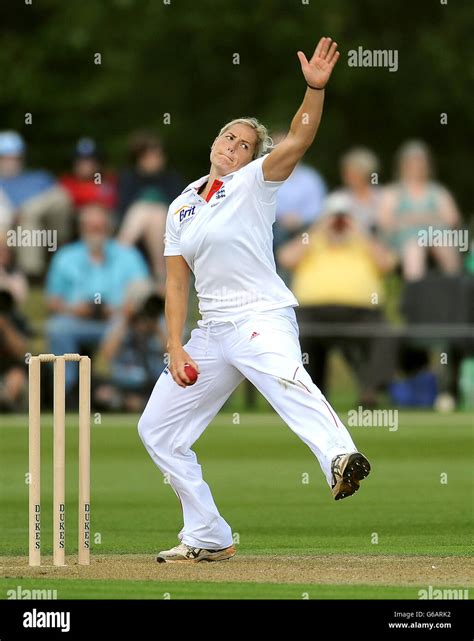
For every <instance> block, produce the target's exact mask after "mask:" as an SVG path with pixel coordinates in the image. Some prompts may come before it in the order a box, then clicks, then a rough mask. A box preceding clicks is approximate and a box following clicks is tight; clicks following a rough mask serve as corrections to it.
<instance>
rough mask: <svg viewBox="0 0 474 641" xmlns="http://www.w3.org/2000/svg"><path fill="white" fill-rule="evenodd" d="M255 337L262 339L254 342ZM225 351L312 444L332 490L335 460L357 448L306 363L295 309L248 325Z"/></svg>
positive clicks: (304, 439)
mask: <svg viewBox="0 0 474 641" xmlns="http://www.w3.org/2000/svg"><path fill="white" fill-rule="evenodd" d="M253 332H257V333H258V336H256V337H254V338H252V339H251V338H250V337H251V335H252V333H253ZM227 352H228V355H229V361H230V362H231V363H232V364H233V365H234V366H235V367H236V368H237V369H239V370H240V372H242V374H243V375H244V376H245V377H246V378H248V379H249V380H250V381H251V382H252V383H253V384H254V385H255V387H257V389H258V390H259V391H260V392H261V393H262V394H263V395H264V396H265V398H266V399H267V400H268V401H269V403H270V404H271V405H272V406H273V407H274V409H275V410H276V411H277V412H278V414H279V415H280V416H281V418H282V419H283V420H284V421H285V423H286V424H287V425H288V426H289V427H290V429H292V430H293V432H295V434H297V435H298V436H299V437H300V438H301V440H302V441H303V442H304V443H306V445H308V447H309V448H310V449H311V451H312V452H313V454H314V455H315V456H316V457H317V459H318V461H319V464H320V465H321V469H322V470H323V473H324V475H325V476H326V479H327V482H328V483H329V485H331V480H332V478H331V462H332V459H333V458H334V457H335V456H336V455H338V454H343V453H347V452H355V451H357V448H356V446H355V445H354V442H353V441H352V438H351V436H350V434H349V432H348V431H347V429H346V428H345V426H344V425H343V423H342V422H341V420H340V419H339V418H338V416H337V415H336V412H335V411H334V409H333V408H332V407H331V406H330V404H329V403H328V401H327V400H326V398H325V397H324V396H323V394H322V393H321V391H320V390H319V389H318V387H317V386H316V385H315V384H314V383H313V381H312V380H311V377H310V376H309V374H308V372H307V371H306V370H305V368H304V366H303V364H302V360H301V351H300V345H299V341H298V329H297V325H296V320H295V315H294V312H293V310H292V309H291V308H289V311H288V310H279V311H278V312H276V313H275V312H273V313H272V312H266V313H265V314H261V315H259V316H255V317H254V318H252V319H250V320H249V321H246V322H245V323H244V324H243V325H241V327H240V328H239V337H238V338H233V343H231V344H229V346H228V348H227Z"/></svg>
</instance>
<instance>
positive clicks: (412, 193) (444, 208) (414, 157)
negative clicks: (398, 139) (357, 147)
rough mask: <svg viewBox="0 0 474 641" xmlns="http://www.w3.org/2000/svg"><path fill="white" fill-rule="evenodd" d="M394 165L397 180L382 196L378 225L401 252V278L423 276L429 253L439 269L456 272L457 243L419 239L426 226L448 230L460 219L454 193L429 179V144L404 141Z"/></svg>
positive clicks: (430, 177)
mask: <svg viewBox="0 0 474 641" xmlns="http://www.w3.org/2000/svg"><path fill="white" fill-rule="evenodd" d="M397 165H398V181H397V182H396V183H394V184H393V185H391V186H390V187H387V189H386V191H385V193H384V196H383V198H382V202H381V210H380V225H381V227H382V229H383V231H384V232H385V233H386V237H387V241H388V242H389V243H390V245H391V246H392V247H393V248H394V249H395V250H396V251H397V252H398V254H399V256H400V260H401V265H402V271H403V276H404V278H405V279H406V280H408V281H413V280H420V279H421V278H423V276H424V275H425V273H426V262H427V255H428V253H431V255H432V256H433V258H434V259H435V261H436V263H437V264H438V265H439V267H440V268H441V270H442V272H444V273H445V274H450V275H455V274H457V273H458V272H459V271H460V268H461V260H460V255H459V251H458V249H457V248H456V247H449V246H446V245H445V246H441V247H436V246H433V247H425V246H423V244H422V243H420V232H425V231H426V230H427V229H428V228H429V227H432V228H433V229H436V230H449V229H454V228H456V227H457V226H458V225H459V222H460V217H459V212H458V209H457V207H456V203H455V202H454V199H453V197H452V196H451V194H450V193H449V191H448V190H447V189H445V188H444V187H442V186H441V185H440V184H438V183H436V182H434V181H433V180H432V173H433V172H432V163H431V158H430V154H429V150H428V147H427V146H426V145H425V144H424V143H423V142H418V141H412V142H407V143H405V144H404V145H403V146H402V147H401V149H400V151H399V152H398V159H397Z"/></svg>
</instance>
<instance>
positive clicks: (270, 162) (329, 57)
mask: <svg viewBox="0 0 474 641" xmlns="http://www.w3.org/2000/svg"><path fill="white" fill-rule="evenodd" d="M298 58H299V60H300V63H301V71H302V72H303V75H304V78H305V80H306V84H307V85H308V87H307V89H306V93H305V96H304V99H303V102H302V104H301V107H300V108H299V109H298V111H297V112H296V115H295V117H294V118H293V120H292V122H291V126H290V131H289V132H288V134H287V136H286V138H285V139H284V140H283V141H282V142H281V143H280V144H279V145H278V146H277V147H275V149H274V150H273V151H272V152H270V153H269V154H268V156H267V157H266V158H265V160H264V162H263V174H264V176H265V180H276V181H279V180H286V179H287V178H288V176H289V175H290V174H291V172H292V171H293V169H294V168H295V167H296V164H297V163H298V161H299V160H300V159H301V158H302V157H303V155H304V153H305V151H306V150H307V149H308V147H310V146H311V144H312V142H313V140H314V138H315V136H316V132H317V131H318V127H319V123H320V121H321V114H322V112H323V103H324V87H325V86H326V84H327V82H328V80H329V78H330V76H331V73H332V70H333V69H334V65H335V64H336V62H337V61H338V59H339V52H338V51H337V43H335V42H332V40H331V38H321V40H320V41H319V43H318V46H317V47H316V49H315V52H314V54H313V57H312V58H311V60H309V62H308V60H307V58H306V56H305V55H304V53H303V52H302V51H298Z"/></svg>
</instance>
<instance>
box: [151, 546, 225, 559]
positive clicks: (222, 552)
mask: <svg viewBox="0 0 474 641" xmlns="http://www.w3.org/2000/svg"><path fill="white" fill-rule="evenodd" d="M235 553H236V549H235V548H234V547H229V548H226V549H225V550H219V552H216V553H215V554H212V556H205V557H203V558H201V559H165V558H163V557H162V556H159V555H158V556H157V557H156V561H157V563H201V562H202V561H207V562H208V563H213V562H214V561H226V560H227V559H230V558H232V557H233V556H234V555H235Z"/></svg>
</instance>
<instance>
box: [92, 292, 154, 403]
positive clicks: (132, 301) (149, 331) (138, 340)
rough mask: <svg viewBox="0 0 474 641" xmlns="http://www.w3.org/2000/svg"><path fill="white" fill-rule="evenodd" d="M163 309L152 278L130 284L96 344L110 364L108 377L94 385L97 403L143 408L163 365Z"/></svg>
mask: <svg viewBox="0 0 474 641" xmlns="http://www.w3.org/2000/svg"><path fill="white" fill-rule="evenodd" d="M163 311H164V299H163V298H162V297H161V296H160V295H159V294H158V292H157V289H156V286H154V284H153V282H152V281H148V282H147V281H143V284H142V285H141V286H137V285H134V286H133V288H132V289H131V291H130V292H129V294H128V296H127V303H126V305H125V306H124V308H123V312H122V313H121V314H120V316H118V317H117V319H116V322H114V324H113V326H112V327H111V328H110V330H109V331H108V333H107V335H106V336H105V338H104V341H103V342H102V345H101V348H100V355H101V356H102V357H103V358H104V359H105V360H106V361H108V362H109V363H110V365H111V377H110V381H109V382H108V383H104V384H99V385H98V386H97V389H96V393H95V403H96V405H97V406H98V407H100V408H103V409H104V410H114V411H118V410H125V411H131V412H138V411H141V410H142V409H143V408H144V406H145V403H146V401H147V399H148V397H149V395H150V393H151V391H152V389H153V387H154V386H155V383H156V381H157V379H158V377H159V375H160V374H161V372H162V371H163V369H164V368H165V363H164V352H165V346H166V333H165V330H164V327H162V325H161V322H162V321H163V319H164V317H163Z"/></svg>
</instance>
